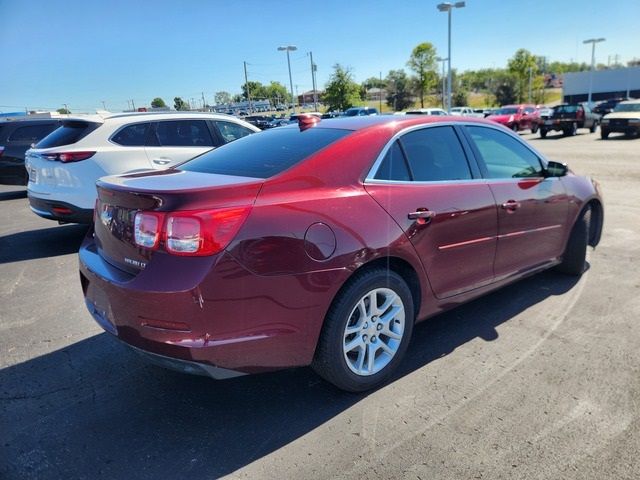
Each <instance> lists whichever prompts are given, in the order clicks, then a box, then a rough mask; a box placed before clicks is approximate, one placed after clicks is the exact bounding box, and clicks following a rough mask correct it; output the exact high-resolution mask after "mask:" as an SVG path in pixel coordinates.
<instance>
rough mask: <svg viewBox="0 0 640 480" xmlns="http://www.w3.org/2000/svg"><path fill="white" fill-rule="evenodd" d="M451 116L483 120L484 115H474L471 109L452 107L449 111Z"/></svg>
mask: <svg viewBox="0 0 640 480" xmlns="http://www.w3.org/2000/svg"><path fill="white" fill-rule="evenodd" d="M451 115H455V116H458V117H459V116H462V117H475V118H484V113H482V112H480V113H476V112H475V111H474V110H473V108H471V107H453V108H452V109H451Z"/></svg>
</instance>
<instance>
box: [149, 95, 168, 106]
mask: <svg viewBox="0 0 640 480" xmlns="http://www.w3.org/2000/svg"><path fill="white" fill-rule="evenodd" d="M151 106H152V107H153V108H165V107H166V106H167V104H166V103H164V100H163V99H161V98H160V97H156V98H154V99H153V100H151Z"/></svg>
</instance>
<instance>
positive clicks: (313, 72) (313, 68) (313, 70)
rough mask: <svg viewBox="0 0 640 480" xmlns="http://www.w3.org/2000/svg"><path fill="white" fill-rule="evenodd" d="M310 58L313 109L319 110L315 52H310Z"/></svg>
mask: <svg viewBox="0 0 640 480" xmlns="http://www.w3.org/2000/svg"><path fill="white" fill-rule="evenodd" d="M309 58H310V59H311V84H312V86H313V111H314V112H317V111H318V92H317V90H316V70H317V69H318V66H317V65H316V64H315V63H313V52H309Z"/></svg>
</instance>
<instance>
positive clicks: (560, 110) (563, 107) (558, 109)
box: [553, 105, 578, 113]
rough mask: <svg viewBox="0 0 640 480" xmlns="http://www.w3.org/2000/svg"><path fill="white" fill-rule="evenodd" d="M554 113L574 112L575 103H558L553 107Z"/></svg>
mask: <svg viewBox="0 0 640 480" xmlns="http://www.w3.org/2000/svg"><path fill="white" fill-rule="evenodd" d="M553 111H554V112H555V113H576V112H577V111H578V106H577V105H559V106H557V107H555V108H554V109H553Z"/></svg>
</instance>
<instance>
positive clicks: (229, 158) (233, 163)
mask: <svg viewBox="0 0 640 480" xmlns="http://www.w3.org/2000/svg"><path fill="white" fill-rule="evenodd" d="M350 133H351V130H339V129H329V128H318V127H313V128H309V129H308V130H304V131H302V132H301V131H300V130H299V129H298V128H288V127H283V128H274V129H273V130H266V131H264V132H262V133H260V134H259V135H248V136H246V137H244V138H242V139H240V140H238V141H235V142H231V143H228V144H226V145H223V146H222V147H219V148H217V149H215V150H212V151H211V152H207V153H205V154H204V155H200V156H199V157H196V158H194V159H193V160H190V161H188V162H186V163H184V164H182V165H180V166H179V167H178V168H179V169H180V170H187V171H191V172H202V173H217V174H222V175H237V176H242V177H254V178H268V177H271V176H273V175H276V174H278V173H280V172H283V171H284V170H286V169H287V168H289V167H291V166H293V165H295V164H296V163H298V162H300V161H301V160H303V159H304V158H306V157H308V156H310V155H311V154H313V153H315V152H317V151H318V150H320V149H322V148H324V147H326V146H328V145H329V144H331V143H333V142H335V141H337V140H339V139H341V138H343V137H345V136H346V135H348V134H350Z"/></svg>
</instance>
